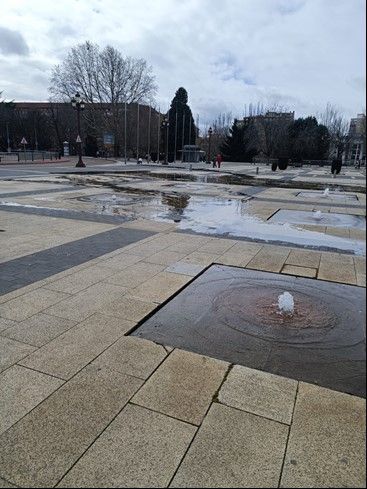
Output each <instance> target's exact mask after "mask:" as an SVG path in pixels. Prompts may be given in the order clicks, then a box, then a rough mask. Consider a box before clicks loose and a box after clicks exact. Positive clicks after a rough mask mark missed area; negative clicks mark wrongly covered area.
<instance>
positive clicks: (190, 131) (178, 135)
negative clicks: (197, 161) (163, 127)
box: [168, 87, 196, 161]
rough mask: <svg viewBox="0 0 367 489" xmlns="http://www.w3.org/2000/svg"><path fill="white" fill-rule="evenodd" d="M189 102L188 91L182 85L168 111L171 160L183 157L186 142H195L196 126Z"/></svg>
mask: <svg viewBox="0 0 367 489" xmlns="http://www.w3.org/2000/svg"><path fill="white" fill-rule="evenodd" d="M187 102H188V95H187V91H186V90H185V89H184V88H183V87H180V88H179V89H178V90H177V91H176V94H175V96H174V98H173V99H172V102H171V107H170V110H169V112H168V120H169V133H168V153H169V160H170V161H172V160H173V159H174V152H175V149H176V158H181V152H180V151H181V150H182V146H183V145H185V144H195V139H196V126H195V122H194V118H193V116H192V112H191V109H190V107H189V105H188V104H187Z"/></svg>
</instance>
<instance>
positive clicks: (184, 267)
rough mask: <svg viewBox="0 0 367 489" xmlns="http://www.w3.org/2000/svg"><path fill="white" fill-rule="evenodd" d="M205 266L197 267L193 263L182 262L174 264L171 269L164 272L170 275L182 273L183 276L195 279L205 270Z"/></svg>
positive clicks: (168, 268)
mask: <svg viewBox="0 0 367 489" xmlns="http://www.w3.org/2000/svg"><path fill="white" fill-rule="evenodd" d="M204 268H205V267H204V266H202V265H195V264H193V263H185V262H182V261H178V262H176V263H172V265H170V266H169V267H167V268H166V269H165V270H164V271H165V272H170V273H181V274H182V275H189V276H190V277H195V276H196V275H198V274H199V273H201V272H202V271H203V270H204Z"/></svg>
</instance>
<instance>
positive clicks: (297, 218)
mask: <svg viewBox="0 0 367 489" xmlns="http://www.w3.org/2000/svg"><path fill="white" fill-rule="evenodd" d="M268 222H274V223H278V224H286V223H289V224H314V225H317V226H331V227H337V228H357V229H366V218H365V217H364V216H357V215H354V214H337V213H333V212H322V213H321V214H319V213H317V212H312V211H291V210H287V209H280V210H278V211H277V212H276V213H275V214H273V215H272V216H271V217H270V218H269V219H268Z"/></svg>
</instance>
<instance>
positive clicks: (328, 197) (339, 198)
mask: <svg viewBox="0 0 367 489" xmlns="http://www.w3.org/2000/svg"><path fill="white" fill-rule="evenodd" d="M297 197H300V198H304V199H324V200H325V202H328V201H331V202H344V201H350V202H353V201H354V202H355V201H358V197H357V196H356V195H353V194H347V193H344V192H338V191H336V190H333V191H330V192H326V191H323V192H322V191H314V192H299V193H298V194H297Z"/></svg>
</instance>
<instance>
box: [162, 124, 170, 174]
mask: <svg viewBox="0 0 367 489" xmlns="http://www.w3.org/2000/svg"><path fill="white" fill-rule="evenodd" d="M162 128H163V129H165V137H166V151H165V157H164V164H165V165H168V128H169V121H168V119H167V117H165V118H164V119H163V121H162Z"/></svg>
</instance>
